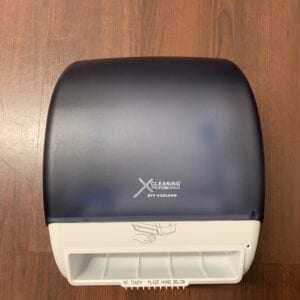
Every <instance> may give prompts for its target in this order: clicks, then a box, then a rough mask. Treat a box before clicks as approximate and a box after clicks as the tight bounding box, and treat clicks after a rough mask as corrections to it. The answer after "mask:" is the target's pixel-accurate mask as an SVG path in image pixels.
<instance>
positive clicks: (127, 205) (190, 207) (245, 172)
mask: <svg viewBox="0 0 300 300" xmlns="http://www.w3.org/2000/svg"><path fill="white" fill-rule="evenodd" d="M263 198H264V166H263V149H262V139H261V130H260V125H259V118H258V113H257V109H256V105H255V100H254V97H253V94H252V92H251V89H250V87H249V84H248V82H247V80H246V79H245V77H244V76H243V74H242V73H241V71H240V70H239V69H238V68H237V67H236V66H235V65H234V64H232V63H231V62H228V61H225V60H217V59H197V58H195V59H193V58H132V59H109V60H98V61H86V62H78V63H75V64H72V65H71V66H70V67H69V68H67V70H66V71H65V72H64V73H63V75H62V76H61V77H60V79H59V81H58V84H57V86H56V88H55V91H54V94H53V97H52V100H51V106H50V109H49V115H48V123H47V132H46V140H45V155H44V201H45V213H46V221H47V223H51V222H78V221H81V222H82V221H120V220H132V221H136V220H202V219H203V220H228V219H232V220H245V219H256V220H262V218H263Z"/></svg>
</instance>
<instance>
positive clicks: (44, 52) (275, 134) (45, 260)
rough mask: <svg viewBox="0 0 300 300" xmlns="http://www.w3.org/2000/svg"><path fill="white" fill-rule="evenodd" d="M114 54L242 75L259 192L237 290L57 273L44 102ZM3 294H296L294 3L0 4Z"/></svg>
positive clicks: (298, 19) (299, 22)
mask: <svg viewBox="0 0 300 300" xmlns="http://www.w3.org/2000/svg"><path fill="white" fill-rule="evenodd" d="M121 56H204V57H205V56H206V57H224V58H228V59H231V60H233V61H235V62H236V63H237V64H238V65H239V66H240V67H241V68H242V70H243V71H244V73H245V74H246V76H247V77H248V79H249V81H250V83H251V85H252V88H253V90H254V93H255V96H256V98H257V104H258V108H259V113H260V117H261V121H262V128H263V137H264V146H265V158H266V183H267V188H266V205H265V221H264V224H263V227H262V232H261V238H260V242H259V247H258V251H257V255H256V258H255V263H254V265H253V266H252V268H251V270H250V271H249V273H248V274H247V275H246V276H245V277H244V279H243V281H242V282H241V283H240V284H237V285H218V286H216V285H214V286H209V285H203V286H192V287H190V288H186V289H184V290H173V291H172V290H170V289H168V290H154V289H152V290H144V291H140V290H138V291H137V290H132V291H131V290H130V291H125V290H124V289H122V288H121V287H71V286H70V285H69V284H68V283H67V281H66V280H65V279H64V278H63V277H62V275H60V273H59V271H58V269H57V268H56V265H55V263H54V260H53V257H52V254H51V249H50V243H49V236H48V231H47V227H46V226H45V224H44V216H43V204H42V176H41V175H42V153H43V141H44V132H45V121H46V115H47V110H48V105H49V101H50V96H51V93H52V90H53V87H54V84H55V82H56V80H57V78H58V76H59V75H60V73H61V72H62V70H63V69H64V68H65V67H66V66H67V65H68V64H69V63H71V62H73V61H75V60H82V59H92V58H105V57H121ZM0 299H1V300H3V299H4V300H6V299H38V300H40V299H105V300H110V299H113V300H117V299H165V300H167V299H174V300H176V299H191V300H193V299H222V300H225V299H295V300H296V299H300V1H299V0H269V1H267V0H261V1H260V0H244V1H242V0H218V1H217V0H215V1H213V0H207V1H196V0H194V1H187V0H185V1H184V0H169V1H166V0H161V1H158V0H157V1H152V0H144V1H142V0H141V1H138V0H131V1H129V0H127V1H125V0H124V1H121V0H119V1H116V0H106V1H96V0H94V1H93V0H86V1H72V0H55V1H47V0H39V1H33V0H32V1H29V0H0Z"/></svg>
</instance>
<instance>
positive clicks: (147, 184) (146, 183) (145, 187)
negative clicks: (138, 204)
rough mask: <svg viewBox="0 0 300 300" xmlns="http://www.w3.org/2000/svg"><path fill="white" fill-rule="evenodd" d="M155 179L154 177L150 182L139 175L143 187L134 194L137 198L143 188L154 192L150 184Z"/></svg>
mask: <svg viewBox="0 0 300 300" xmlns="http://www.w3.org/2000/svg"><path fill="white" fill-rule="evenodd" d="M152 181H153V179H152V178H151V179H149V180H148V182H145V181H144V180H143V179H142V178H141V177H139V182H140V183H141V184H142V185H143V186H142V187H141V189H140V190H139V191H138V192H137V193H136V194H135V195H134V196H133V198H136V197H137V196H138V195H139V194H140V193H141V192H142V191H143V190H148V191H149V192H151V193H153V190H152V189H151V188H150V187H149V184H150V183H151V182H152Z"/></svg>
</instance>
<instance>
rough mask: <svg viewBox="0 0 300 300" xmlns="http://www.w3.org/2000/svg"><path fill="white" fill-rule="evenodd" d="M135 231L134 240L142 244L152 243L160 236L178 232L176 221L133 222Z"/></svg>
mask: <svg viewBox="0 0 300 300" xmlns="http://www.w3.org/2000/svg"><path fill="white" fill-rule="evenodd" d="M132 227H133V230H134V231H135V238H134V240H135V241H137V242H139V243H142V244H151V243H153V242H155V241H156V239H157V238H158V237H162V236H164V235H169V234H172V233H175V232H176V223H174V222H140V223H133V224H132Z"/></svg>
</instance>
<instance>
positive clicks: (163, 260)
mask: <svg viewBox="0 0 300 300" xmlns="http://www.w3.org/2000/svg"><path fill="white" fill-rule="evenodd" d="M259 230H260V222H259V221H180V222H134V223H132V222H107V223H104V222H103V223H52V224H49V232H50V239H51V245H52V249H53V253H54V257H55V261H56V263H57V266H58V268H59V270H60V271H61V273H62V274H63V275H64V276H65V277H66V278H67V279H68V281H69V282H70V284H72V285H121V286H123V287H125V288H127V287H129V288H132V287H137V288H138V287H143V288H145V287H185V286H187V285H189V284H208V283H237V282H239V281H240V280H241V279H242V277H243V275H244V274H245V273H246V272H247V271H248V269H249V267H250V265H251V263H252V261H253V258H254V255H255V251H256V246H257V242H258V236H259Z"/></svg>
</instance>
